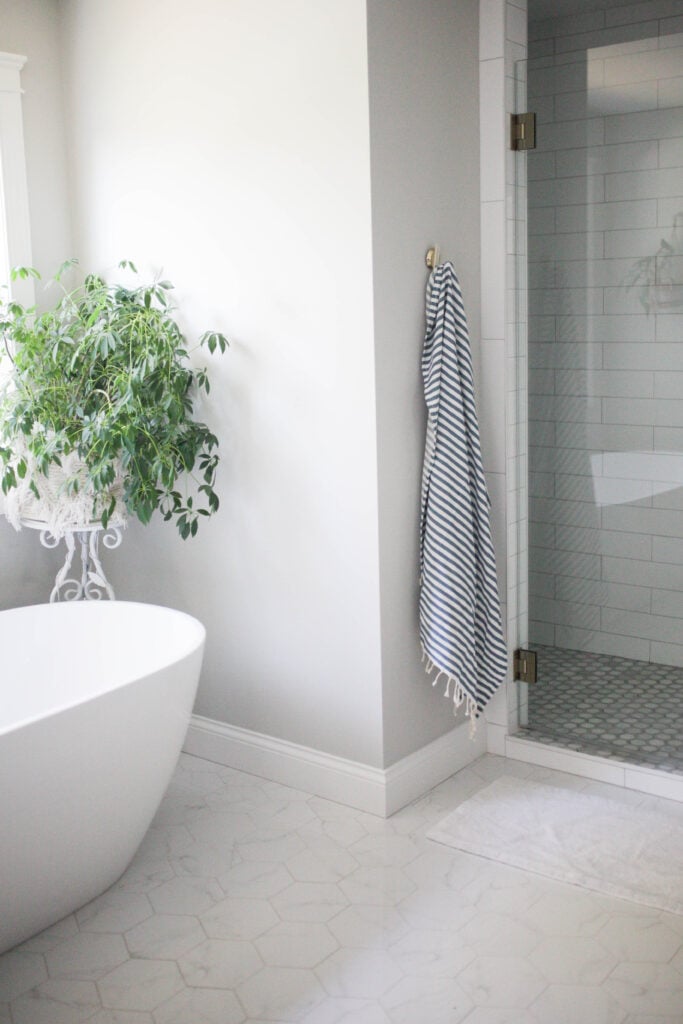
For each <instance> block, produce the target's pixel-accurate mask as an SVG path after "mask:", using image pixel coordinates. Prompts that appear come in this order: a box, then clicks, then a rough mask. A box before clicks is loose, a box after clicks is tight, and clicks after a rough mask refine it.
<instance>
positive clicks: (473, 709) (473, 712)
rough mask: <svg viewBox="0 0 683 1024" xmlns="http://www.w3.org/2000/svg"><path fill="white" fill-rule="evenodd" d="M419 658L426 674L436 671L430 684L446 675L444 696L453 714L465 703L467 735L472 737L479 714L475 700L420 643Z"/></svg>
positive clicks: (434, 684) (435, 682)
mask: <svg viewBox="0 0 683 1024" xmlns="http://www.w3.org/2000/svg"><path fill="white" fill-rule="evenodd" d="M421 660H422V663H423V665H424V667H425V672H426V673H427V675H428V676H429V675H431V674H432V672H436V675H435V676H434V678H433V679H432V686H436V684H437V683H438V682H439V679H440V678H441V676H445V677H446V689H445V690H444V697H448V698H449V699H450V700H452V701H453V714H454V715H457V713H458V709H459V708H461V707H462V705H463V704H464V705H465V718H469V720H470V728H469V737H470V739H474V737H475V735H476V732H477V716H478V714H479V709H478V708H477V702H476V701H475V700H474V698H473V697H471V696H470V694H469V693H468V692H467V691H466V690H465V688H464V686H463V685H462V683H461V682H460V681H459V680H458V679H457V677H456V676H453V675H451V673H450V672H447V671H446V669H444V668H439V666H438V665H437V664H436V663H435V662H434V661H432V659H431V658H430V656H429V655H428V654H427V651H426V650H425V648H424V645H422V659H421ZM451 684H453V696H452V697H451V692H450V691H451Z"/></svg>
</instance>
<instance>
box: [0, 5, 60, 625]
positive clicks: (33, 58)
mask: <svg viewBox="0 0 683 1024" xmlns="http://www.w3.org/2000/svg"><path fill="white" fill-rule="evenodd" d="M58 25H59V21H58V5H57V0H22V2H21V3H17V2H16V0H0V50H2V51H3V52H6V53H18V54H23V55H24V56H25V57H27V58H28V60H27V63H26V65H25V66H24V69H23V71H22V73H21V84H22V88H23V91H24V92H23V96H22V108H23V120H24V142H25V149H26V171H27V178H28V190H29V205H30V215H31V245H32V250H33V255H32V261H33V265H34V266H35V267H37V268H38V269H39V270H40V271H41V273H42V274H43V276H44V277H47V278H49V277H50V276H51V275H52V273H53V272H54V271H55V270H56V269H57V267H58V266H59V265H60V263H62V261H63V260H64V259H66V258H67V257H68V256H70V255H71V253H72V249H71V229H70V221H69V194H68V182H67V174H66V152H65V146H64V117H63V110H62V82H61V62H60V51H59V32H58ZM42 298H43V296H42V289H41V287H40V285H39V286H38V287H37V289H36V299H37V301H38V302H41V301H42ZM56 565H57V559H56V556H55V555H53V554H51V553H48V552H46V551H44V550H43V549H41V548H40V546H39V543H38V537H37V535H36V534H34V533H32V532H30V531H26V530H24V531H22V533H20V534H17V533H15V531H14V530H13V529H12V527H10V526H8V525H7V522H6V521H5V520H4V518H2V517H0V608H8V607H14V606H18V605H22V604H32V603H35V602H38V601H45V600H47V597H48V595H49V592H50V572H52V576H53V577H54V572H55V571H56Z"/></svg>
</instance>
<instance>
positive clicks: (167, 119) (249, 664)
mask: <svg viewBox="0 0 683 1024" xmlns="http://www.w3.org/2000/svg"><path fill="white" fill-rule="evenodd" d="M63 11H64V26H63V29H64V34H63V39H64V48H65V57H66V64H67V67H68V68H70V74H69V77H68V90H67V91H68V104H69V106H68V109H69V123H70V130H71V133H70V146H71V157H72V165H71V166H72V174H73V177H74V181H75V186H76V187H75V223H76V241H77V251H78V254H79V256H80V257H81V259H82V261H83V263H84V264H85V265H86V266H87V267H94V268H97V269H105V268H106V267H108V266H110V265H111V264H113V263H115V262H116V261H118V260H119V259H120V258H122V257H128V258H131V259H134V260H137V261H139V262H140V264H142V265H143V266H145V267H152V268H160V267H162V266H163V268H164V275H165V276H166V277H169V278H170V279H171V280H172V281H173V282H175V283H176V284H177V285H178V293H177V297H178V300H179V302H180V304H181V305H182V309H183V314H182V316H183V323H184V325H185V326H186V327H187V329H188V331H189V332H190V334H196V332H197V331H199V330H200V329H202V328H205V327H210V326H211V327H216V328H217V329H220V330H222V331H224V332H225V333H226V334H228V335H229V336H230V337H231V338H232V339H233V346H232V349H231V350H230V353H229V354H228V355H227V357H225V358H224V359H223V360H221V361H219V360H218V359H215V360H213V365H212V369H213V372H214V387H213V389H212V392H211V402H210V405H209V406H208V407H207V408H206V409H205V415H206V417H207V418H208V419H209V421H210V423H211V425H212V426H213V427H214V428H215V429H216V431H217V433H218V434H219V436H220V437H221V438H222V440H223V454H224V463H223V467H222V472H221V475H220V478H219V492H220V497H221V500H222V506H221V511H220V514H219V515H218V516H217V517H216V518H215V520H214V521H212V522H210V523H209V524H206V525H204V527H203V531H200V536H199V537H198V538H197V539H196V540H194V541H192V542H186V543H184V542H182V541H181V540H180V539H179V538H178V536H177V535H176V533H175V532H174V530H173V529H172V528H170V527H168V526H162V525H160V524H159V523H156V522H155V523H154V524H153V525H152V526H151V527H150V528H148V529H143V528H141V527H137V526H133V527H131V529H130V531H129V533H128V536H127V537H126V540H125V544H124V547H123V550H122V551H120V552H119V553H117V554H116V556H112V557H111V559H110V564H111V567H112V577H113V580H114V582H115V584H116V585H117V589H118V593H119V594H120V596H121V597H128V598H140V599H144V600H159V601H162V602H168V603H169V604H173V605H177V606H180V607H182V608H185V609H188V610H190V611H192V612H195V613H196V614H197V615H198V616H199V617H200V618H201V619H202V620H203V621H204V622H205V623H206V625H207V627H208V631H209V643H208V649H207V657H206V663H205V670H204V673H203V676H202V681H201V684H200V693H199V700H198V705H197V711H198V712H199V713H200V714H203V715H206V716H208V717H211V718H216V719H219V720H221V721H227V722H230V723H232V724H233V725H238V726H242V727H244V728H247V729H254V730H257V731H260V732H264V733H268V734H271V735H274V736H279V737H284V738H286V739H288V740H291V741H293V742H295V743H301V744H305V745H308V746H313V747H317V748H319V749H322V750H325V751H327V752H330V753H333V754H338V755H340V756H344V757H348V758H351V759H355V760H358V761H361V762H364V763H366V764H370V765H376V766H379V765H380V764H381V763H382V721H381V679H380V647H379V636H380V633H379V565H378V536H377V494H376V491H377V482H376V481H377V466H376V447H375V410H374V364H373V358H374V356H373V319H372V318H373V305H372V266H371V217H370V162H369V161H370V153H369V127H368V92H367V90H368V84H367V83H368V75H367V43H366V25H365V3H364V0H343V2H342V0H335V2H329V3H325V4H320V3H319V2H317V0H293V2H290V3H288V4H286V5H283V4H282V3H279V2H278V0H265V2H262V3H260V4H253V3H251V2H248V0H199V2H197V3H194V4H192V5H189V6H188V5H187V4H186V3H184V2H181V0H170V2H165V3H163V4H161V3H159V2H156V0H143V2H140V0H121V2H118V3H116V4H110V3H104V2H93V0H68V2H66V3H65V4H64V7H63Z"/></svg>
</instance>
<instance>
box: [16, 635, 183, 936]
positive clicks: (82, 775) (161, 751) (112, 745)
mask: <svg viewBox="0 0 683 1024" xmlns="http://www.w3.org/2000/svg"><path fill="white" fill-rule="evenodd" d="M202 654H203V644H202V645H200V646H199V647H198V648H197V649H196V650H195V651H193V652H191V653H190V654H188V655H187V656H186V657H184V658H183V659H181V660H180V661H178V662H176V663H175V664H173V665H170V666H167V667H165V668H163V669H161V670H160V671H158V672H154V673H152V674H150V675H147V676H145V677H143V678H142V679H138V680H134V681H133V682H131V683H129V684H127V685H126V686H123V687H120V688H118V689H116V690H113V691H111V692H109V693H105V694H103V695H101V696H98V697H96V698H95V699H93V700H89V701H86V702H84V703H82V704H79V705H77V706H75V707H72V708H69V709H67V710H65V711H63V712H60V713H58V714H55V715H52V716H50V717H48V718H43V719H40V720H39V721H37V722H34V723H32V724H30V725H28V726H26V727H24V728H21V729H18V730H16V731H14V732H11V733H8V734H7V735H5V736H3V737H1V738H0V779H3V780H5V781H6V786H5V788H6V790H7V792H6V794H5V796H4V798H3V801H2V809H1V810H0V819H1V820H0V865H2V868H1V869H0V873H1V875H2V884H1V886H0V952H3V951H4V950H6V949H9V948H11V947H12V946H14V945H16V944H17V943H19V942H21V941H23V940H24V939H26V938H28V937H29V936H31V935H34V934H36V933H37V932H38V931H41V930H42V929H43V928H46V927H48V926H49V925H50V924H53V923H54V922H55V921H58V920H60V918H62V917H64V916H65V915H66V914H69V913H72V912H73V911H74V910H76V909H78V908H79V907H82V906H83V905H84V904H85V903H88V902H89V901H90V900H91V899H93V898H94V897H95V896H98V895H100V894H101V893H102V892H104V890H105V889H107V888H108V887H109V886H110V885H112V884H113V883H114V882H115V881H116V880H117V879H118V878H119V877H120V876H121V875H122V874H123V872H124V871H125V869H126V867H127V866H128V864H129V863H130V861H131V859H132V858H133V856H134V854H135V851H136V850H137V848H138V846H139V845H140V842H141V841H142V838H143V836H144V835H145V832H146V831H147V829H148V828H149V826H150V824H151V821H152V819H153V817H154V815H155V813H156V810H157V808H158V806H159V803H160V801H161V799H162V797H163V794H164V792H165V790H166V787H167V786H168V783H169V781H170V778H171V775H172V773H173V770H174V768H175V765H176V762H177V759H178V755H179V753H180V750H181V747H182V744H183V741H184V738H185V733H186V730H187V725H188V721H189V717H190V713H191V710H192V705H193V702H194V697H195V693H196V688H197V682H198V679H199V671H200V668H201V661H202Z"/></svg>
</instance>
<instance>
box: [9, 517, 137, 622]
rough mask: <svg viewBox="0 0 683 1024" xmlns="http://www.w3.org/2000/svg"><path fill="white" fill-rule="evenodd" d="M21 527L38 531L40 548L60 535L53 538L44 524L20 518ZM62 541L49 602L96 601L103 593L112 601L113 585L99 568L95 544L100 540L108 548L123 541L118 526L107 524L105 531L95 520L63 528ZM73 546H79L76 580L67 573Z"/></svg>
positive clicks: (57, 541)
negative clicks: (63, 551)
mask: <svg viewBox="0 0 683 1024" xmlns="http://www.w3.org/2000/svg"><path fill="white" fill-rule="evenodd" d="M22 526H28V527H29V528H30V529H32V530H40V543H41V544H42V545H43V547H44V548H50V549H52V548H57V547H59V544H60V543H61V539H62V538H59V537H55V536H54V534H52V533H50V531H49V530H47V529H46V528H45V524H44V523H41V522H37V521H35V520H29V519H24V520H22ZM63 540H64V543H65V545H66V558H65V559H64V564H63V565H62V567H61V569H60V570H59V572H58V573H57V576H56V577H55V585H54V587H53V588H52V593H51V594H50V604H53V603H54V602H55V601H100V600H101V599H102V598H103V597H104V596H105V595H106V596H107V598H108V599H109V600H110V601H115V600H116V595H115V594H114V588H113V587H112V585H111V583H110V582H109V580H108V579H107V577H106V574H105V572H104V569H103V568H102V562H101V561H100V556H99V545H100V540H102V543H103V545H104V546H105V548H107V549H108V550H109V551H113V550H114V549H115V548H118V547H119V545H120V544H121V542H122V540H123V531H122V527H120V526H110V527H109V528H108V529H106V530H105V529H104V527H102V526H101V525H100V524H99V523H96V524H93V525H91V526H79V527H76V528H74V529H72V530H66V531H65V533H64V537H63ZM77 546H78V547H79V549H80V550H79V554H80V560H81V572H80V579H77V578H76V576H75V575H74V576H70V575H69V574H70V572H71V567H72V564H73V560H74V556H75V554H76V547H77Z"/></svg>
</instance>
